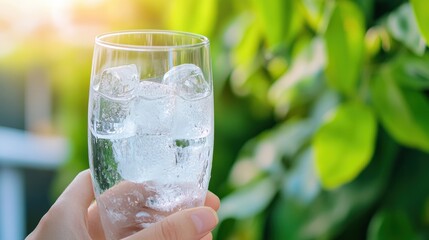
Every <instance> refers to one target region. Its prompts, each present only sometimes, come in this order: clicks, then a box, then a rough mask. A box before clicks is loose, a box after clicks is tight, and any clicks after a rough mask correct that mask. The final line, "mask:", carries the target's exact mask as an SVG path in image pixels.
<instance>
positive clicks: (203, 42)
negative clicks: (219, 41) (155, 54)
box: [95, 29, 210, 51]
mask: <svg viewBox="0 0 429 240" xmlns="http://www.w3.org/2000/svg"><path fill="white" fill-rule="evenodd" d="M137 34H161V35H166V36H168V35H170V36H184V37H190V38H194V39H197V40H199V42H197V43H192V44H183V45H166V46H150V45H137V44H122V43H117V42H112V41H108V40H105V39H106V38H108V37H112V36H121V35H137ZM95 44H96V45H99V46H103V47H106V48H113V49H118V50H128V51H171V50H181V49H182V50H183V49H192V48H198V47H203V46H209V45H210V41H209V39H208V38H207V37H206V36H204V35H201V34H196V33H190V32H184V31H175V30H157V29H140V30H123V31H114V32H107V33H103V34H100V35H97V36H96V37H95Z"/></svg>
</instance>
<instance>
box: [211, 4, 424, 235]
mask: <svg viewBox="0 0 429 240" xmlns="http://www.w3.org/2000/svg"><path fill="white" fill-rule="evenodd" d="M382 5H383V6H382ZM423 5H424V3H423V1H411V3H408V2H405V1H403V2H401V1H394V2H390V3H388V2H387V1H365V0H361V1H358V0H356V1H352V0H343V1H316V0H302V1H299V0H286V1H275V0H274V1H258V0H254V1H251V4H249V5H246V6H244V5H239V7H238V8H237V9H238V10H237V13H236V15H237V16H235V17H233V18H232V20H231V22H230V23H229V24H227V25H226V30H225V31H224V32H223V34H224V35H223V37H224V39H228V37H229V36H230V35H231V34H235V35H234V36H236V38H237V39H238V40H236V41H235V42H233V43H232V44H231V43H230V42H228V41H224V42H222V44H223V45H224V46H223V49H224V50H223V51H224V54H228V55H229V59H230V61H229V62H227V63H224V64H223V65H222V64H221V63H220V65H222V66H223V67H217V69H222V68H224V69H228V70H230V73H231V75H230V78H229V79H228V81H230V84H231V85H230V86H231V89H232V91H233V93H234V94H236V95H237V96H240V97H241V100H240V101H246V102H248V103H249V104H250V108H251V109H254V110H253V111H255V112H254V113H253V116H254V118H258V117H261V116H262V118H264V119H266V121H268V122H270V121H271V118H270V114H271V113H272V114H273V116H274V123H273V124H272V126H271V127H268V128H267V129H265V130H263V131H262V132H260V133H259V134H258V135H257V136H256V137H254V138H253V139H251V140H249V141H248V142H247V143H246V144H245V145H244V147H243V148H242V149H241V151H240V153H239V155H238V158H237V160H236V161H235V163H234V165H233V166H232V170H231V172H230V175H229V179H228V183H227V184H228V185H227V186H228V188H227V190H225V191H227V193H228V194H227V195H226V196H225V197H224V198H223V199H222V203H223V206H224V207H223V208H221V210H220V212H219V216H220V217H221V220H222V221H224V223H223V224H221V227H220V229H219V231H218V234H217V236H218V238H219V239H224V238H227V239H259V238H264V239H364V238H368V239H420V238H427V237H429V235H428V234H429V231H428V229H429V225H428V222H427V213H423V212H425V211H427V210H425V209H426V208H427V202H428V199H429V193H428V192H427V191H425V192H424V193H423V192H422V193H419V194H416V193H412V192H409V194H407V193H406V192H404V191H405V190H404V189H401V188H400V187H399V186H398V185H396V184H393V183H392V180H393V179H394V180H395V182H397V183H399V182H401V181H403V180H405V179H407V178H408V174H411V175H413V174H414V173H413V170H411V169H410V171H408V172H407V173H405V172H401V171H398V170H399V166H402V167H404V166H409V168H412V166H415V165H416V161H417V162H419V163H418V164H422V165H427V164H428V163H427V159H426V161H424V160H423V159H424V158H428V156H429V155H428V153H429V149H428V147H427V145H428V144H429V138H428V128H429V122H428V120H427V119H429V115H428V114H429V110H428V109H429V105H428V104H429V99H428V89H429V88H428V84H429V75H428V69H429V68H428V66H429V65H428V64H429V59H428V57H429V53H428V51H427V47H426V44H425V41H424V39H427V33H428V32H427V31H428V29H427V26H429V25H428V24H427V22H428V21H427V17H426V16H427V14H425V13H423V12H424V11H423V9H424V6H423ZM228 64H232V69H229V68H228V67H227V65H228ZM215 74H216V72H215ZM223 75H224V76H225V75H226V76H228V74H223ZM225 88H227V87H225ZM225 88H224V90H223V91H226V90H225ZM258 112H260V113H261V114H260V115H258ZM267 112H268V113H267ZM409 156H415V157H414V158H415V159H413V157H409ZM405 159H406V160H405ZM217 160H218V159H216V158H215V161H217ZM420 161H421V162H420ZM414 170H416V169H414ZM215 174H216V172H215ZM416 174H418V173H416ZM427 176H429V175H427V174H422V175H418V176H416V177H415V178H413V180H410V182H409V184H410V185H409V186H411V184H412V185H413V186H415V187H416V188H424V189H426V187H424V185H426V184H424V182H427V181H428V180H429V179H428V177H427ZM401 179H402V180H401ZM275 192H277V194H275ZM398 194H401V197H399V198H398ZM402 194H403V195H402ZM386 195H389V196H392V199H395V198H396V199H398V200H396V201H390V200H388V199H387V198H386ZM393 196H396V197H393ZM412 199H414V200H412ZM412 201H415V205H414V206H413V207H411V205H409V204H410V203H409V202H412ZM389 202H390V203H389ZM391 202H394V203H391ZM412 208H413V209H412ZM415 211H420V214H416V212H415ZM422 214H423V215H424V216H422ZM231 219H235V221H232V220H231ZM425 219H426V220H425ZM249 221H250V222H249ZM257 223H259V224H260V225H259V226H257V227H255V226H254V225H255V224H257ZM246 226H247V228H248V227H250V226H253V227H255V229H256V231H258V232H256V233H254V236H256V237H252V236H247V235H245V234H243V229H246Z"/></svg>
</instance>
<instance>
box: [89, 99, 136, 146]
mask: <svg viewBox="0 0 429 240" xmlns="http://www.w3.org/2000/svg"><path fill="white" fill-rule="evenodd" d="M91 97H92V98H93V99H94V100H93V101H92V102H93V106H92V107H91V108H92V109H91V112H92V116H91V124H92V126H91V127H92V129H93V130H94V133H95V135H97V137H99V138H109V139H110V138H120V137H127V136H131V135H134V133H135V125H134V122H132V121H131V120H130V119H129V116H130V114H131V107H132V102H131V101H129V100H122V99H117V98H109V97H107V96H105V95H103V94H100V93H98V92H94V93H93V95H92V96H91Z"/></svg>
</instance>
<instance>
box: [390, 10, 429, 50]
mask: <svg viewBox="0 0 429 240" xmlns="http://www.w3.org/2000/svg"><path fill="white" fill-rule="evenodd" d="M426 24H427V23H426ZM387 29H388V30H389V32H390V33H391V34H392V36H393V37H394V38H395V39H396V40H398V41H399V42H402V43H403V44H404V45H405V46H406V47H408V48H409V49H411V50H412V51H413V52H414V53H415V54H418V55H422V54H423V53H424V52H425V48H426V46H425V43H424V40H423V38H422V37H421V36H420V33H419V30H418V26H417V23H416V20H415V18H414V17H413V12H412V9H411V6H410V5H409V4H408V3H406V4H403V5H402V6H401V7H399V8H398V9H397V10H396V11H394V12H392V13H391V14H390V15H389V16H388V18H387Z"/></svg>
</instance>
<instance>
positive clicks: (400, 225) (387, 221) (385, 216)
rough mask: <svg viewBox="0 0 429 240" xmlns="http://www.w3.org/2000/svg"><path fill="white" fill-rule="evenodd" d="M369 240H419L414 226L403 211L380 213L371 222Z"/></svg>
mask: <svg viewBox="0 0 429 240" xmlns="http://www.w3.org/2000/svg"><path fill="white" fill-rule="evenodd" d="M368 239H369V240H391V239H398V240H400V239H410V240H412V239H419V238H418V237H417V236H416V234H415V233H414V230H413V225H412V223H411V221H410V219H409V218H408V216H407V215H406V214H405V213H404V212H403V211H392V210H391V211H389V210H384V211H381V212H378V213H377V214H376V215H375V216H374V217H373V219H372V220H371V222H370V225H369V229H368Z"/></svg>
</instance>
